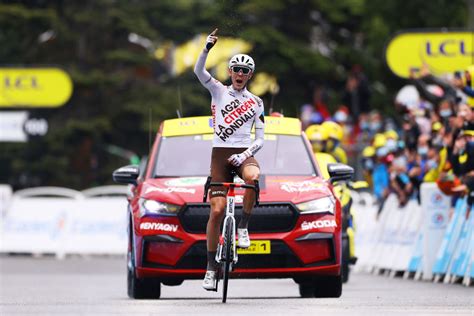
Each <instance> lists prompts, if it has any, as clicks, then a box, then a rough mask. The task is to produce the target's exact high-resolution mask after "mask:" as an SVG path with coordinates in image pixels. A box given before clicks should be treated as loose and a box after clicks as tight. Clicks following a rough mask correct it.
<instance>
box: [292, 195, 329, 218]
mask: <svg viewBox="0 0 474 316" xmlns="http://www.w3.org/2000/svg"><path fill="white" fill-rule="evenodd" d="M296 207H297V208H298V209H299V210H300V212H301V213H303V214H312V213H331V214H334V208H335V207H336V201H335V200H334V197H332V196H326V197H323V198H320V199H317V200H312V201H309V202H304V203H300V204H297V205H296Z"/></svg>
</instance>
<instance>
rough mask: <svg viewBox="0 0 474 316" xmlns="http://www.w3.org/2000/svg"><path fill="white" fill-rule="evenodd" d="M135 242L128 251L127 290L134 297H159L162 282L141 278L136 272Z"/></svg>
mask: <svg viewBox="0 0 474 316" xmlns="http://www.w3.org/2000/svg"><path fill="white" fill-rule="evenodd" d="M133 249H134V247H133V244H130V245H129V251H128V253H127V292H128V297H130V298H133V299H158V298H160V295H161V284H160V282H159V281H158V280H156V279H152V278H147V279H139V278H137V276H136V274H135V262H134V260H133V258H134V257H135V256H134V250H133Z"/></svg>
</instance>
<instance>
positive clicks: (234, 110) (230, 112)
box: [221, 99, 256, 124]
mask: <svg viewBox="0 0 474 316" xmlns="http://www.w3.org/2000/svg"><path fill="white" fill-rule="evenodd" d="M255 104H256V103H255V101H254V100H253V99H248V100H247V101H245V102H244V103H243V104H240V101H239V100H238V99H235V100H234V101H232V102H231V103H230V104H227V105H226V106H225V107H224V109H221V114H222V116H223V117H224V122H226V123H227V124H231V123H232V122H234V121H235V120H237V119H238V118H240V117H242V116H247V115H248V114H252V115H251V116H250V118H251V117H253V116H254V115H255V110H254V108H253V106H254V105H255Z"/></svg>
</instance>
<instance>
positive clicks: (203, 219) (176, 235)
mask: <svg viewBox="0 0 474 316" xmlns="http://www.w3.org/2000/svg"><path fill="white" fill-rule="evenodd" d="M212 137H213V129H212V119H211V117H190V118H180V119H171V120H166V121H164V122H163V123H162V124H161V126H160V129H159V131H158V134H157V136H156V140H155V142H154V145H153V148H152V150H151V152H150V155H149V159H148V161H147V163H146V164H143V166H141V167H140V168H139V167H137V166H134V165H131V166H126V167H122V168H120V169H118V170H116V171H115V172H114V174H113V178H114V180H115V181H117V182H119V183H128V184H131V185H132V187H131V195H130V196H129V207H128V208H129V212H128V213H129V215H128V217H129V246H128V256H127V257H128V262H127V264H128V295H129V297H131V298H159V297H160V293H161V284H163V285H180V284H181V283H182V282H183V281H184V280H188V279H202V278H203V276H204V273H205V271H206V263H207V261H206V254H207V252H206V224H207V220H208V217H209V211H210V206H209V203H203V202H202V198H203V193H204V184H205V182H206V178H207V176H208V175H209V166H210V157H211V148H212ZM256 158H257V160H258V161H259V164H260V167H261V178H260V204H259V206H257V207H255V208H254V210H253V212H252V217H251V218H250V222H249V232H250V238H251V241H252V244H251V246H250V248H248V249H239V251H238V254H239V261H238V263H237V265H236V266H235V268H234V271H233V272H232V273H231V277H235V278H292V279H293V280H294V281H295V282H296V283H298V284H299V290H300V294H301V296H302V297H339V296H340V295H341V291H342V282H341V205H340V202H339V201H338V200H337V199H336V198H335V196H334V193H333V191H332V185H331V182H330V181H325V180H323V179H322V177H321V172H320V170H319V167H318V165H317V163H316V161H315V159H314V156H313V153H312V150H311V146H310V144H309V142H308V140H307V139H306V136H305V135H304V133H302V131H301V124H300V121H299V120H298V119H295V118H285V117H273V116H271V117H266V118H265V145H264V147H263V148H262V150H260V152H259V153H258V154H257V155H256ZM328 169H329V170H328V171H329V174H330V175H331V177H332V180H345V179H349V178H350V177H351V176H352V174H353V169H352V168H351V167H349V166H346V165H342V164H332V165H329V167H328ZM236 181H237V179H236ZM243 193H244V192H243V191H240V192H237V197H236V201H237V207H236V219H237V223H238V221H239V218H240V215H241V214H242V204H241V202H242V198H243ZM239 202H240V205H239ZM199 290H201V288H200V287H199Z"/></svg>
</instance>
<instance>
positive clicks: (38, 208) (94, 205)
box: [0, 186, 128, 258]
mask: <svg viewBox="0 0 474 316" xmlns="http://www.w3.org/2000/svg"><path fill="white" fill-rule="evenodd" d="M127 194H128V188H127V187H126V186H104V187H97V188H93V189H89V190H85V191H82V192H79V191H75V190H71V189H66V188H58V187H38V188H32V189H24V190H19V191H16V192H14V193H13V195H12V196H11V198H10V200H9V202H8V208H7V209H6V210H5V212H4V213H3V216H2V220H1V223H0V234H1V237H2V238H1V240H0V253H21V254H24V253H26V254H34V255H39V254H53V255H56V256H57V257H58V258H63V257H64V256H66V255H72V254H80V255H89V254H101V255H125V253H126V250H127V200H126V196H127Z"/></svg>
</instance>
